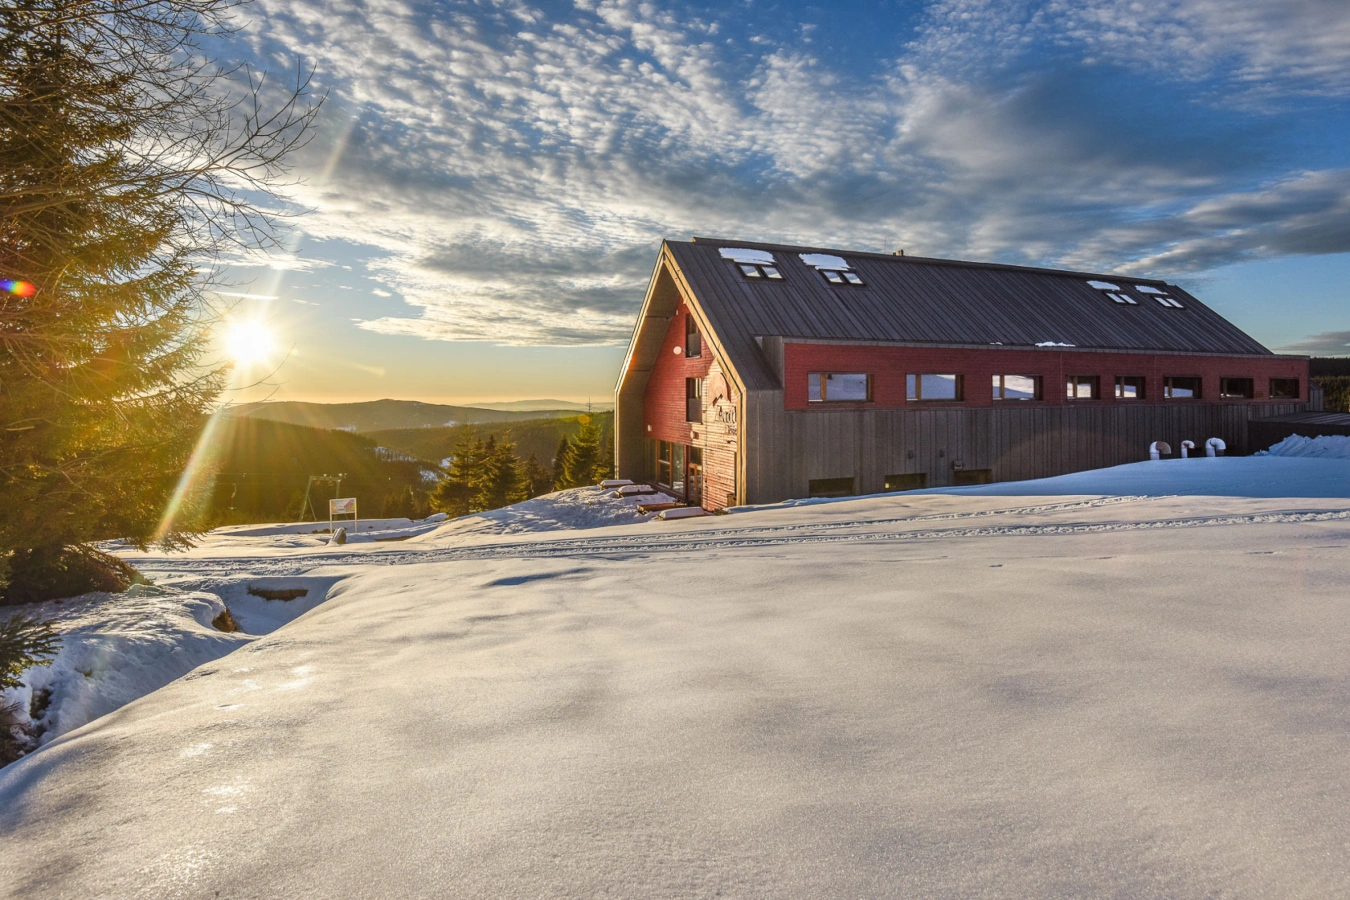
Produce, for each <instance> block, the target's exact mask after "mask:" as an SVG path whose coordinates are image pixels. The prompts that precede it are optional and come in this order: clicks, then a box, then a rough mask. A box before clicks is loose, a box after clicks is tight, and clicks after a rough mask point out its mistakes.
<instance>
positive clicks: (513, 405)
mask: <svg viewBox="0 0 1350 900" xmlns="http://www.w3.org/2000/svg"><path fill="white" fill-rule="evenodd" d="M588 405H589V406H590V408H591V409H592V410H593V411H594V412H608V411H609V410H611V409H613V408H614V401H613V400H604V401H599V400H597V401H595V402H592V403H590V404H586V403H576V402H574V401H572V400H511V401H508V402H504V403H472V404H470V406H471V407H473V408H475V409H501V410H517V411H520V412H553V411H555V410H564V409H570V410H573V411H575V412H586V407H587V406H588Z"/></svg>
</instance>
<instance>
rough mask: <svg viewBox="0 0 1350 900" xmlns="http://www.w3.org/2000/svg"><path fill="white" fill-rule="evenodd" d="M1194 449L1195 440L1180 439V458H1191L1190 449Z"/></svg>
mask: <svg viewBox="0 0 1350 900" xmlns="http://www.w3.org/2000/svg"><path fill="white" fill-rule="evenodd" d="M1194 449H1195V441H1182V442H1181V458H1182V459H1190V458H1191V451H1192V450H1194Z"/></svg>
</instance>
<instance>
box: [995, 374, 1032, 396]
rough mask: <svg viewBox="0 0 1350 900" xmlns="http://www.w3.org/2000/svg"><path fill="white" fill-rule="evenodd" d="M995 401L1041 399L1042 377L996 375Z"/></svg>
mask: <svg viewBox="0 0 1350 900" xmlns="http://www.w3.org/2000/svg"><path fill="white" fill-rule="evenodd" d="M994 399H995V400H1039V399H1041V376H1039V375H995V376H994Z"/></svg>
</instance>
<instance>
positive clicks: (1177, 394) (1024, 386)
mask: <svg viewBox="0 0 1350 900" xmlns="http://www.w3.org/2000/svg"><path fill="white" fill-rule="evenodd" d="M1044 381H1045V378H1044V376H1042V375H995V376H993V395H994V399H995V400H998V401H1008V400H1010V401H1017V400H1041V399H1044V396H1045V394H1044V389H1043V387H1044ZM806 384H807V387H806V397H807V399H808V400H809V401H810V402H812V403H844V402H847V403H868V402H871V400H872V376H871V375H870V374H868V373H866V372H812V373H810V374H809V375H807V382H806ZM1147 386H1148V379H1147V378H1145V377H1144V376H1143V375H1117V376H1116V377H1115V397H1116V399H1117V400H1145V399H1147V397H1148V391H1147ZM1203 393H1204V380H1203V379H1202V378H1200V377H1199V376H1196V375H1168V376H1166V377H1164V378H1163V398H1164V399H1167V400H1199V399H1202V397H1203ZM1064 396H1065V397H1066V398H1067V399H1069V400H1100V399H1101V398H1102V385H1101V376H1098V375H1068V376H1066V377H1065V379H1064ZM1255 396H1256V380H1255V379H1253V378H1220V379H1219V399H1221V400H1251V399H1252V398H1254V397H1255ZM1269 396H1270V399H1272V400H1297V399H1298V397H1299V382H1298V379H1297V378H1272V379H1270V393H1269ZM905 399H906V400H911V401H915V402H922V401H932V402H941V401H946V402H960V401H962V400H964V399H965V376H964V375H959V374H956V373H928V372H925V373H917V374H916V373H911V374H908V375H906V376H905Z"/></svg>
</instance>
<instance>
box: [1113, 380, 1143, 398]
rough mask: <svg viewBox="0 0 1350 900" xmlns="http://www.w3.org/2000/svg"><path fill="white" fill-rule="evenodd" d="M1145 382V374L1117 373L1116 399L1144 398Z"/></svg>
mask: <svg viewBox="0 0 1350 900" xmlns="http://www.w3.org/2000/svg"><path fill="white" fill-rule="evenodd" d="M1145 383H1146V380H1145V378H1144V376H1143V375H1117V376H1116V399H1117V400H1143V399H1144V385H1145Z"/></svg>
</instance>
